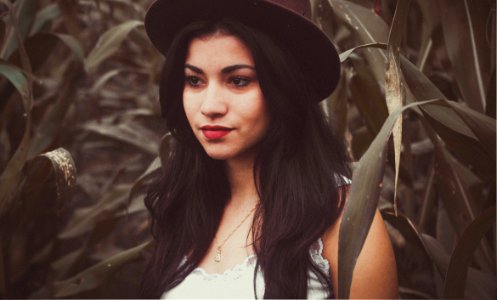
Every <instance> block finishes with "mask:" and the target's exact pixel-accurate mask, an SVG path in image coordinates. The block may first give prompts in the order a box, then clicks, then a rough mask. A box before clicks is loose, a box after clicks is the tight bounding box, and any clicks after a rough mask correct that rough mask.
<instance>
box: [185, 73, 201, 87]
mask: <svg viewBox="0 0 497 300" xmlns="http://www.w3.org/2000/svg"><path fill="white" fill-rule="evenodd" d="M185 83H186V84H188V85H190V86H192V87H197V86H200V84H201V83H202V80H200V78H198V77H197V76H185Z"/></svg>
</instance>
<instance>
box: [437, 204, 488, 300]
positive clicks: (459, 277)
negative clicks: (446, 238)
mask: <svg viewBox="0 0 497 300" xmlns="http://www.w3.org/2000/svg"><path fill="white" fill-rule="evenodd" d="M493 225H495V206H492V207H490V208H488V209H486V210H485V211H484V212H483V213H482V214H481V215H480V216H478V217H477V218H476V219H475V220H473V222H471V224H470V225H469V226H468V227H467V228H466V229H465V230H464V232H463V234H462V236H461V238H460V239H459V240H458V242H457V245H456V248H455V249H454V252H453V253H452V255H451V257H450V262H449V267H448V269H447V277H446V278H445V288H444V298H446V299H462V298H465V294H464V291H465V287H466V276H467V272H468V268H469V264H470V262H471V259H472V256H473V252H474V251H475V250H476V248H477V247H478V246H479V244H480V241H481V239H482V238H483V237H484V235H485V233H487V231H488V230H489V229H490V228H492V226H493Z"/></svg>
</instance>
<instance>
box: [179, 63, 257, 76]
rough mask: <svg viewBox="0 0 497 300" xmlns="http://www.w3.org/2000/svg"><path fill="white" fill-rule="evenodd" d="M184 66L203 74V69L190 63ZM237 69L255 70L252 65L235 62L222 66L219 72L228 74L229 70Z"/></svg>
mask: <svg viewBox="0 0 497 300" xmlns="http://www.w3.org/2000/svg"><path fill="white" fill-rule="evenodd" d="M185 68H186V69H190V70H192V71H193V72H195V73H197V74H204V71H203V70H202V69H200V68H198V67H195V66H192V65H190V64H185ZM239 69H251V70H254V71H255V68H254V67H253V66H250V65H245V64H236V65H232V66H227V67H224V68H223V69H222V70H221V73H223V74H228V73H231V72H233V71H236V70H239Z"/></svg>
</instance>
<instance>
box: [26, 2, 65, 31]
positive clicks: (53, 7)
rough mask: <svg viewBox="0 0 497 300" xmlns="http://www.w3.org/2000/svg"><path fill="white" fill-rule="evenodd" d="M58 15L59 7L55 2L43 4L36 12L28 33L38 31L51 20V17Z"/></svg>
mask: <svg viewBox="0 0 497 300" xmlns="http://www.w3.org/2000/svg"><path fill="white" fill-rule="evenodd" d="M59 15H60V8H59V5H58V4H57V3H52V4H49V5H47V6H45V7H44V8H43V9H42V10H40V11H39V12H38V13H37V14H36V18H35V20H34V22H33V26H32V27H31V32H30V33H29V35H33V34H36V33H38V32H39V31H40V30H41V29H42V28H43V27H44V26H45V25H46V24H47V23H49V22H51V21H52V20H53V19H55V18H57V17H58V16H59Z"/></svg>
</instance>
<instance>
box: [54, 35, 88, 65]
mask: <svg viewBox="0 0 497 300" xmlns="http://www.w3.org/2000/svg"><path fill="white" fill-rule="evenodd" d="M55 35H56V36H57V37H58V38H59V39H60V40H61V41H62V42H64V44H65V45H66V46H67V47H68V48H69V49H70V50H71V52H72V53H73V54H74V55H75V56H76V58H77V59H78V60H80V61H83V60H84V52H83V48H82V47H81V44H80V43H79V41H78V40H77V39H75V38H74V37H73V36H72V35H69V34H62V33H57V34H55Z"/></svg>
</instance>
